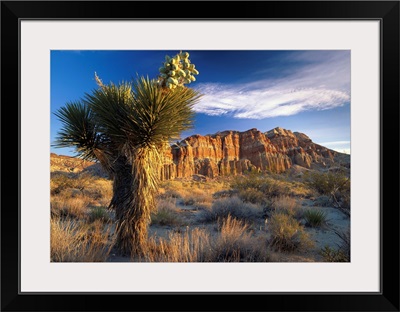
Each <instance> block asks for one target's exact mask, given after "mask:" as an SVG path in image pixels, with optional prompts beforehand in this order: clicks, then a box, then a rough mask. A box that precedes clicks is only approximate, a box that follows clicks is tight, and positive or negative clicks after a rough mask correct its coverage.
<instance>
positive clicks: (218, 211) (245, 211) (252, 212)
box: [200, 196, 263, 222]
mask: <svg viewBox="0 0 400 312" xmlns="http://www.w3.org/2000/svg"><path fill="white" fill-rule="evenodd" d="M262 212H263V211H262V208H261V207H260V206H259V205H255V204H251V203H245V202H243V201H242V200H241V199H240V198H238V197H236V196H234V197H228V198H222V199H217V200H215V201H214V202H213V204H212V206H211V209H210V210H203V211H202V212H201V214H200V219H201V220H202V221H205V222H212V221H216V220H218V219H219V218H222V217H228V215H230V216H232V217H234V218H237V219H243V220H252V219H256V218H260V217H261V216H262Z"/></svg>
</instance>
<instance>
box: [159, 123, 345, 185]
mask: <svg viewBox="0 0 400 312" xmlns="http://www.w3.org/2000/svg"><path fill="white" fill-rule="evenodd" d="M339 159H340V161H342V162H343V161H345V162H347V163H348V165H349V163H350V156H349V155H346V154H342V153H338V152H336V151H333V150H330V149H328V148H326V147H323V146H321V145H318V144H315V143H313V142H312V141H311V139H310V138H309V137H308V136H306V135H305V134H303V133H299V132H294V133H293V132H292V131H290V130H285V129H282V128H279V127H278V128H274V129H272V130H270V131H267V132H265V133H262V132H260V131H259V130H257V129H250V130H248V131H244V132H239V131H224V132H219V133H216V134H214V135H207V136H201V135H194V136H190V137H188V138H186V139H184V140H182V141H180V142H177V143H175V144H172V145H171V146H168V147H166V150H165V152H164V164H163V166H162V169H161V179H162V180H167V179H174V178H189V177H192V176H193V175H194V174H201V175H204V176H207V177H210V178H214V177H217V176H224V175H236V174H240V173H244V172H246V171H250V170H256V171H265V170H268V171H272V172H277V173H280V172H284V171H286V170H287V169H289V168H290V167H291V166H292V165H293V164H297V165H299V166H302V167H306V168H317V167H319V168H321V167H326V166H331V165H334V164H335V163H336V162H338V161H339Z"/></svg>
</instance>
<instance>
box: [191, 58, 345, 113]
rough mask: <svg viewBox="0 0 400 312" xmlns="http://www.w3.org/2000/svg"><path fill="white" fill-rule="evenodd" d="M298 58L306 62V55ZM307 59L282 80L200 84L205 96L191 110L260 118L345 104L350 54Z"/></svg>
mask: <svg viewBox="0 0 400 312" xmlns="http://www.w3.org/2000/svg"><path fill="white" fill-rule="evenodd" d="M301 57H302V58H303V59H306V57H307V53H304V54H301ZM308 57H309V60H308V61H309V62H308V63H307V64H306V65H302V66H301V67H298V66H297V68H296V70H293V71H291V72H290V73H287V74H286V76H284V77H279V78H268V76H267V74H265V76H267V77H264V78H261V79H258V80H256V81H252V82H248V83H244V84H243V83H242V84H215V83H204V84H200V85H199V86H198V88H199V90H200V91H201V93H202V94H203V95H204V96H203V98H202V100H201V101H200V102H199V103H198V104H197V105H196V106H195V107H194V109H195V111H196V112H199V113H204V114H207V115H213V116H220V115H228V116H231V117H234V118H252V119H263V118H268V117H278V116H290V115H295V114H298V113H300V112H303V111H310V110H327V109H332V108H335V107H339V106H343V105H345V104H346V103H348V102H349V101H350V62H349V55H348V54H343V53H342V54H339V56H338V55H335V54H332V55H330V56H329V57H328V58H325V59H323V60H321V59H318V58H316V59H315V60H314V59H313V58H312V55H311V56H308ZM275 70H278V69H275ZM257 77H260V71H259V72H257Z"/></svg>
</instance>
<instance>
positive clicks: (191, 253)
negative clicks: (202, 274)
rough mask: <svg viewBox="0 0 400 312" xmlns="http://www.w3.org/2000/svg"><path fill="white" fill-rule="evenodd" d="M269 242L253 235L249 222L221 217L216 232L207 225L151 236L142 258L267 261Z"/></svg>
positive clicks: (201, 260)
mask: <svg viewBox="0 0 400 312" xmlns="http://www.w3.org/2000/svg"><path fill="white" fill-rule="evenodd" d="M268 259H269V258H268V252H267V248H266V244H265V243H262V242H260V241H259V240H258V239H256V238H255V237H253V236H252V233H251V231H250V230H249V225H248V224H247V223H245V222H244V221H241V220H237V219H235V218H233V217H231V216H228V217H227V218H223V219H220V232H219V233H218V234H217V235H216V236H211V234H210V233H209V232H208V231H206V230H205V229H199V228H195V229H193V230H187V231H184V232H172V231H171V232H169V234H168V238H161V237H158V238H156V237H151V238H149V240H148V244H147V248H146V252H145V253H144V255H143V258H141V259H139V261H148V262H243V261H246V262H265V261H268Z"/></svg>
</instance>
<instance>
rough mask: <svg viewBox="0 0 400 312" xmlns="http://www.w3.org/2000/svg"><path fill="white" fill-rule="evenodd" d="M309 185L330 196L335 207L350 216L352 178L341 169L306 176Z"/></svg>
mask: <svg viewBox="0 0 400 312" xmlns="http://www.w3.org/2000/svg"><path fill="white" fill-rule="evenodd" d="M305 179H306V181H307V183H308V185H309V186H310V187H312V188H314V189H315V190H316V191H317V192H318V193H320V194H321V195H326V196H329V198H330V199H331V201H332V203H333V205H334V206H335V207H337V208H340V209H341V210H342V211H343V212H344V213H346V214H347V215H350V177H348V175H347V174H346V172H345V171H343V170H341V169H337V170H331V171H328V172H323V173H321V172H312V173H309V172H307V174H305Z"/></svg>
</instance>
